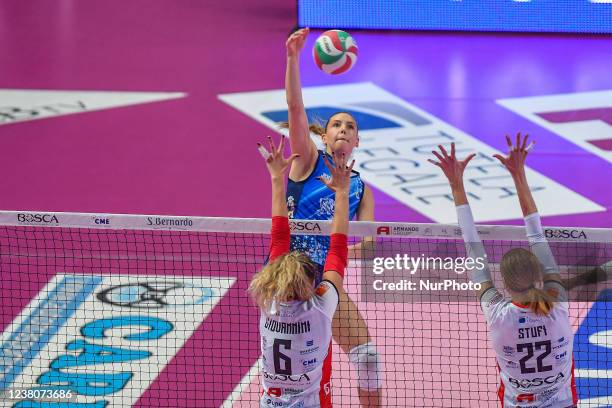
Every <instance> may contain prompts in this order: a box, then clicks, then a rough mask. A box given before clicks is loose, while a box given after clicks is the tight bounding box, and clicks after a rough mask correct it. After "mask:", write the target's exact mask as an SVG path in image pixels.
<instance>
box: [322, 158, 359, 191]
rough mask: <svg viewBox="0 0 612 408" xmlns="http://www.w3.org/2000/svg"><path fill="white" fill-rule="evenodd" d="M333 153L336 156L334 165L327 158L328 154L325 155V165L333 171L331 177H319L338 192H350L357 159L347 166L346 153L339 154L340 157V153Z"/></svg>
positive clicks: (328, 186)
mask: <svg viewBox="0 0 612 408" xmlns="http://www.w3.org/2000/svg"><path fill="white" fill-rule="evenodd" d="M332 155H333V157H334V163H333V165H332V163H330V162H329V160H327V155H325V156H323V160H324V162H325V165H326V166H327V168H328V169H329V172H330V173H331V179H328V178H326V177H319V180H321V182H322V183H323V184H325V185H326V186H327V188H329V189H331V190H332V191H334V192H336V193H339V192H346V193H348V192H349V190H350V187H351V172H352V171H353V166H354V165H355V160H353V161H352V162H351V165H350V166H347V165H346V155H345V154H344V153H342V154H341V155H339V156H340V157H338V155H336V154H335V153H332Z"/></svg>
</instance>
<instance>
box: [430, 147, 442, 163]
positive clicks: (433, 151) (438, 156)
mask: <svg viewBox="0 0 612 408" xmlns="http://www.w3.org/2000/svg"><path fill="white" fill-rule="evenodd" d="M431 152H432V153H433V154H434V156H436V157H437V158H438V160H440V161H441V162H443V161H444V158H443V157H442V156H441V155H440V153H438V152H436V151H435V150H432V151H431Z"/></svg>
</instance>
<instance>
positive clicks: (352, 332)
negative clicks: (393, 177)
mask: <svg viewBox="0 0 612 408" xmlns="http://www.w3.org/2000/svg"><path fill="white" fill-rule="evenodd" d="M308 32H309V30H308V29H307V28H305V29H301V30H298V31H296V32H294V33H293V34H291V36H290V37H289V39H288V40H287V43H286V48H287V72H286V76H285V89H286V95H287V105H288V111H289V121H288V123H287V124H286V126H287V127H288V128H289V138H290V144H291V151H292V152H293V153H297V154H299V157H298V158H297V159H295V160H294V161H293V162H292V164H291V169H290V171H289V183H288V187H287V206H288V209H289V218H296V219H309V220H329V219H331V217H332V215H333V192H332V191H330V190H329V189H326V188H325V187H324V186H323V185H321V183H320V182H319V181H318V178H319V177H321V176H329V171H328V169H327V167H326V166H325V165H324V158H325V157H327V158H328V159H329V160H331V161H333V160H332V158H331V155H332V154H335V155H336V157H340V156H341V155H345V156H346V157H350V156H351V154H352V152H353V149H354V148H355V147H357V146H358V145H359V135H358V126H357V122H356V120H355V118H353V117H352V116H351V115H350V114H349V113H346V112H338V113H336V114H334V115H332V116H331V117H330V118H329V119H328V120H327V123H326V124H325V127H321V126H318V125H309V123H308V118H307V116H306V111H305V108H304V103H303V101H302V90H301V84H300V72H299V57H300V52H301V50H302V48H303V47H304V42H305V41H306V37H307V35H308ZM311 131H313V132H314V133H317V134H318V135H319V136H321V138H322V141H323V143H324V144H325V150H317V147H316V145H315V143H314V142H313V141H312V139H311V138H310V132H311ZM350 181H351V182H350V196H349V216H350V218H351V219H353V218H354V217H356V218H357V219H358V220H360V221H373V220H374V199H373V197H372V192H371V190H370V188H369V187H368V186H366V185H365V184H364V183H363V181H362V180H361V178H360V176H359V174H358V173H357V172H353V174H352V175H351V180H350ZM371 242H372V241H371V239H364V241H363V242H362V243H361V244H359V245H357V246H356V247H354V248H351V249H357V250H359V249H362V248H363V246H362V245H364V246H367V244H368V243H371ZM328 248H329V238H328V237H324V236H317V235H294V236H292V237H291V249H292V250H299V251H303V252H305V253H306V254H308V255H309V256H310V258H311V259H312V260H313V261H314V262H315V264H316V265H317V268H318V273H317V277H316V280H317V281H319V280H320V279H321V271H322V268H323V263H324V260H325V256H326V253H327V251H328ZM339 292H340V304H339V305H338V310H337V311H336V315H335V317H334V321H333V338H334V340H336V342H337V343H338V344H339V345H340V347H341V348H342V350H343V351H344V352H345V353H347V355H348V357H349V360H350V361H351V363H352V364H353V366H354V368H355V371H356V373H357V379H358V387H359V388H358V395H359V400H360V402H361V405H362V406H365V407H377V406H381V394H382V392H381V387H382V378H381V371H382V370H381V362H380V357H379V355H378V352H377V350H376V347H375V345H374V343H373V342H372V340H371V337H370V334H369V332H368V328H367V326H366V323H365V321H364V319H363V317H362V316H361V314H360V313H359V310H358V309H357V306H356V305H355V303H353V301H352V300H351V299H350V298H349V296H348V295H347V294H346V292H345V291H344V290H340V291H339Z"/></svg>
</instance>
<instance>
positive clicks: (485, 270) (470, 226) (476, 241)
mask: <svg viewBox="0 0 612 408" xmlns="http://www.w3.org/2000/svg"><path fill="white" fill-rule="evenodd" d="M456 209H457V219H458V220H459V227H460V228H461V234H462V235H463V241H464V242H465V249H466V252H467V256H468V258H471V259H473V260H474V261H475V267H474V268H473V269H470V270H468V274H469V276H470V280H471V281H472V282H474V283H483V282H487V281H492V278H491V271H490V269H489V262H488V261H487V255H486V252H485V249H484V245H483V244H482V241H481V240H480V236H479V235H478V231H477V230H476V225H475V224H474V217H473V216H472V210H471V209H470V206H469V205H468V204H463V205H459V206H457V207H456Z"/></svg>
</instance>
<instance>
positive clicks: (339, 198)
mask: <svg viewBox="0 0 612 408" xmlns="http://www.w3.org/2000/svg"><path fill="white" fill-rule="evenodd" d="M348 221H349V192H348V191H340V192H336V202H335V205H334V219H333V221H332V234H345V235H348V224H349V222H348Z"/></svg>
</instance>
